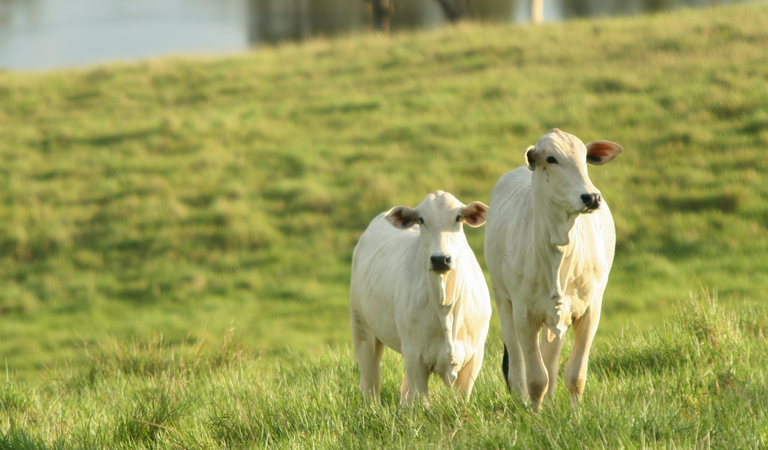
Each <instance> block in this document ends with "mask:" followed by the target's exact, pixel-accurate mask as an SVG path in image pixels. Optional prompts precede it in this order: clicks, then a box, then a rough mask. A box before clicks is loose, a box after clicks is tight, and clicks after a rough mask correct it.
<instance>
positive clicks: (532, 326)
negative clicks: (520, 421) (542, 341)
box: [515, 314, 549, 412]
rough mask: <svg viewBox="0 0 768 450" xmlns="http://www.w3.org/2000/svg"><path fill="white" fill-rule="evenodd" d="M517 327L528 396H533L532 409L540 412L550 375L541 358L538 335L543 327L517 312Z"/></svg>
mask: <svg viewBox="0 0 768 450" xmlns="http://www.w3.org/2000/svg"><path fill="white" fill-rule="evenodd" d="M515 328H516V329H517V339H518V342H519V343H520V350H521V351H522V352H523V358H524V359H525V377H526V380H527V382H528V383H527V384H528V396H529V397H530V398H531V409H532V410H533V412H539V406H540V405H541V400H542V399H543V398H544V394H545V393H546V391H547V386H548V384H549V377H548V375H547V368H546V367H544V362H543V361H542V359H541V352H540V350H539V343H538V342H537V337H538V335H539V330H540V329H541V322H538V321H530V320H528V318H527V317H525V315H523V314H519V315H518V314H515Z"/></svg>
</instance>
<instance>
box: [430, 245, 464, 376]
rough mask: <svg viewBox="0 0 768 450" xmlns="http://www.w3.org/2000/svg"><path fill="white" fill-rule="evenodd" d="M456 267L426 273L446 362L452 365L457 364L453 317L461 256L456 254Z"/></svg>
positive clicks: (456, 325) (458, 306) (455, 312)
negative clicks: (438, 273)
mask: <svg viewBox="0 0 768 450" xmlns="http://www.w3.org/2000/svg"><path fill="white" fill-rule="evenodd" d="M456 256H457V258H456V261H457V265H456V268H455V269H453V270H451V271H450V272H448V273H446V274H442V275H439V276H438V275H435V274H429V275H428V279H429V281H428V283H427V284H428V289H429V294H430V295H429V298H430V299H431V300H432V302H431V303H432V307H433V308H434V310H435V312H436V313H437V319H438V321H439V322H440V326H441V328H442V329H443V333H445V351H446V357H447V358H448V362H449V364H450V365H452V366H454V367H455V366H457V365H458V364H459V361H458V358H457V356H458V355H457V354H456V337H457V333H458V324H457V323H455V318H456V316H457V313H458V311H459V309H460V308H461V305H459V304H458V303H460V298H459V297H460V296H458V295H457V291H458V289H459V286H458V284H459V277H458V275H457V271H458V270H459V263H458V261H461V259H460V258H461V256H460V255H456Z"/></svg>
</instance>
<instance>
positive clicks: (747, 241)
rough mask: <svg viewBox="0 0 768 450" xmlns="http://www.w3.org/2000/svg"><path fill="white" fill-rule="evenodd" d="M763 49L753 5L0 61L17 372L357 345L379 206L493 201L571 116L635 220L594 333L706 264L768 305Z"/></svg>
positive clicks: (1, 331)
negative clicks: (205, 50) (231, 47)
mask: <svg viewBox="0 0 768 450" xmlns="http://www.w3.org/2000/svg"><path fill="white" fill-rule="evenodd" d="M766 48H768V7H766V6H765V5H741V6H733V7H725V8H717V9H710V10H697V11H680V12H675V13H672V14H663V15H656V16H650V17H639V18H631V19H610V20H596V21H576V22H569V23H564V24H551V25H545V26H541V27H520V26H512V25H503V26H500V25H478V24H465V25H462V26H458V27H455V28H449V29H445V30H440V31H436V32H430V33H415V34H402V35H397V36H393V37H391V38H386V37H383V36H375V35H371V36H362V37H354V38H348V39H338V40H317V41H313V42H310V43H308V44H305V45H285V46H281V47H277V48H273V49H263V50H259V51H258V52H254V53H251V54H245V55H239V56H229V57H223V58H211V59H187V58H172V59H160V60H149V61H144V62H138V63H126V64H113V65H107V66H99V67H93V68H91V69H87V70H77V71H56V72H46V73H11V72H4V73H0V136H2V139H0V155H1V156H2V161H3V164H2V170H0V184H1V185H2V187H3V188H2V190H0V284H2V286H3V289H2V290H0V322H1V323H2V326H1V327H0V354H2V355H3V357H4V359H5V362H6V364H7V367H8V371H9V373H10V374H12V375H13V374H16V375H18V376H21V377H23V376H25V374H36V373H40V370H41V368H43V367H52V366H57V365H62V364H67V363H68V362H67V361H69V360H71V359H72V362H71V363H72V364H75V365H77V364H79V362H78V361H80V360H81V359H82V356H81V355H82V352H81V351H80V349H79V347H82V346H87V345H89V344H90V343H93V342H95V341H98V340H104V339H118V340H121V341H123V340H128V339H134V338H136V339H149V337H150V336H152V335H153V333H160V334H161V335H162V336H164V338H165V341H166V342H168V343H169V344H170V345H175V344H178V343H180V342H181V341H183V340H185V339H187V340H188V341H190V342H195V341H197V340H200V339H203V338H207V340H208V342H209V343H211V344H217V343H219V342H220V340H221V336H224V334H225V330H227V329H229V328H234V329H235V334H236V335H237V336H238V338H239V339H241V340H242V342H243V345H245V346H247V347H248V348H252V349H260V350H269V349H273V350H274V349H278V350H279V349H282V348H284V347H285V346H291V347H293V348H294V349H298V348H301V349H308V350H314V351H317V350H320V349H322V348H323V346H324V345H326V344H336V343H342V344H343V343H346V342H348V341H349V331H348V325H347V320H348V319H347V315H348V312H347V306H346V305H347V295H348V277H349V261H350V257H351V253H352V250H353V247H354V244H355V241H356V239H357V237H358V236H359V235H360V233H361V232H362V230H363V229H364V228H365V226H366V224H367V223H368V221H370V220H371V218H373V217H374V216H375V215H376V214H377V213H378V212H380V211H382V210H385V209H387V208H389V207H391V206H394V205H397V204H407V205H416V204H418V202H419V201H420V200H421V199H422V198H423V197H424V196H425V195H426V194H427V193H428V192H431V191H434V190H437V189H443V190H447V191H449V192H452V193H453V194H454V195H456V196H457V197H458V198H459V199H460V200H462V201H464V202H465V203H468V202H470V201H473V200H480V201H483V202H486V203H487V202H488V200H489V196H490V192H491V189H492V187H493V184H494V183H495V181H496V180H497V179H498V178H499V176H501V175H502V174H503V173H505V172H506V171H508V170H511V169H513V168H515V167H518V166H519V165H521V163H522V161H523V156H522V155H523V150H524V148H525V147H526V146H527V145H529V144H532V143H534V142H535V141H536V140H537V139H538V138H539V136H541V135H542V134H543V133H545V132H546V131H547V130H549V129H550V128H553V127H558V128H561V129H563V130H565V131H568V132H570V133H573V134H575V135H577V136H579V137H580V138H581V139H582V140H584V141H590V140H595V139H608V140H612V141H615V142H618V143H620V144H622V145H623V146H624V148H625V152H624V153H623V154H622V155H621V156H620V157H619V158H618V159H616V160H615V161H614V162H612V163H611V164H609V165H607V166H603V167H595V168H592V170H591V177H592V180H593V182H594V183H595V185H596V186H597V187H598V188H599V189H601V191H602V192H603V195H604V197H605V198H606V199H607V201H608V202H609V203H610V205H611V208H612V211H613V214H614V217H615V221H616V227H617V235H618V248H617V253H616V262H615V265H614V269H613V272H612V276H611V281H610V283H609V286H608V290H607V292H606V296H605V300H604V316H603V320H602V322H601V331H600V335H601V336H606V335H609V334H611V333H613V334H615V333H618V331H619V330H621V329H622V328H623V327H626V326H630V327H634V328H638V329H643V328H645V327H647V326H648V325H649V324H651V323H654V322H655V321H657V320H658V319H659V318H661V317H663V316H664V315H666V314H667V313H668V311H669V310H670V307H671V306H673V305H674V304H675V303H677V302H678V299H680V298H684V297H685V296H686V295H687V294H686V292H687V291H688V290H693V291H698V290H699V289H700V286H704V287H709V288H713V289H717V291H718V293H719V297H720V300H721V302H722V303H723V304H724V305H727V306H728V307H735V308H741V307H746V306H747V305H749V304H757V303H760V302H762V301H764V298H765V292H766V290H768V252H767V250H768V182H766V181H767V178H766V171H767V170H768V158H766V144H768V89H766V86H768V62H766V61H767V60H766V58H765V54H766ZM483 233H484V232H483V230H482V229H479V230H468V232H467V234H468V235H469V240H470V244H471V245H472V246H473V248H474V249H475V251H476V253H477V254H478V257H479V259H480V261H481V264H484V263H483V258H482V256H483V255H482V239H483ZM496 320H497V319H496V318H495V317H494V319H493V321H492V324H493V327H494V328H492V331H491V333H492V334H491V340H492V339H493V338H494V337H497V336H498V324H497V323H496ZM494 333H495V334H494ZM73 358H74V359H73Z"/></svg>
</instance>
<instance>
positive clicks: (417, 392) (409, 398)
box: [400, 348, 430, 406]
mask: <svg viewBox="0 0 768 450" xmlns="http://www.w3.org/2000/svg"><path fill="white" fill-rule="evenodd" d="M403 360H404V362H405V377H404V378H403V384H402V385H400V404H401V405H406V406H410V405H411V404H413V401H414V400H415V399H417V398H423V399H425V400H427V401H429V375H430V371H429V368H428V367H426V366H425V365H424V364H423V363H422V361H421V355H420V354H418V353H416V352H410V351H408V350H406V349H405V348H404V349H403Z"/></svg>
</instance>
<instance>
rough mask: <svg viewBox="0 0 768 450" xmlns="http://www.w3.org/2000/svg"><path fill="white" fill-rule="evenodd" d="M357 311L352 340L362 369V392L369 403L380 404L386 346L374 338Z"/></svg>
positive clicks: (353, 321)
mask: <svg viewBox="0 0 768 450" xmlns="http://www.w3.org/2000/svg"><path fill="white" fill-rule="evenodd" d="M358 311H359V310H357V309H354V308H353V309H352V310H351V314H352V340H353V342H354V345H355V356H356V357H357V364H358V366H359V368H360V392H361V393H362V394H363V397H364V398H365V399H366V400H367V401H371V400H373V401H374V402H376V403H379V402H380V401H381V400H380V397H379V392H380V390H381V356H382V355H383V354H384V344H383V343H382V342H381V341H380V340H378V339H377V338H376V336H374V334H373V331H372V330H371V328H370V327H369V326H368V323H366V321H365V318H363V317H362V316H361V314H359V312H358Z"/></svg>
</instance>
